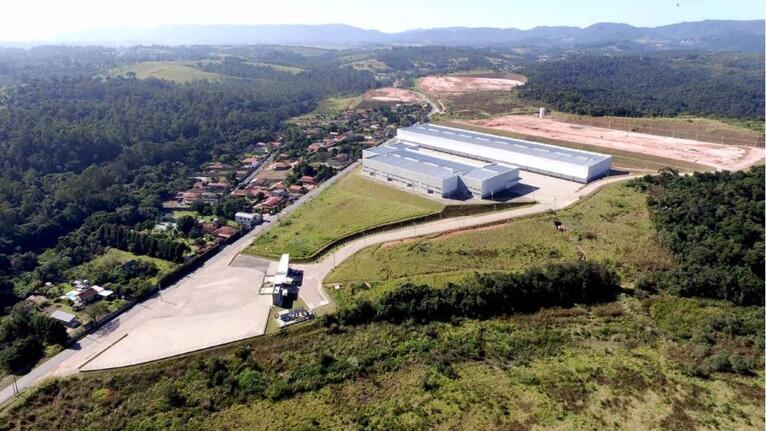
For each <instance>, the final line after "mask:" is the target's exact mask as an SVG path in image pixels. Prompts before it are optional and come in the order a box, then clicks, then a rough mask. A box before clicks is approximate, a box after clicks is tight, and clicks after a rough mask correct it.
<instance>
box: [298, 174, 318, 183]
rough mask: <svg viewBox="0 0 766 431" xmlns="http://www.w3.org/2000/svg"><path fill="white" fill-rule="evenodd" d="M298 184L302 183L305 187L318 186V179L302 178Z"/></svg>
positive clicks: (306, 176) (305, 176)
mask: <svg viewBox="0 0 766 431" xmlns="http://www.w3.org/2000/svg"><path fill="white" fill-rule="evenodd" d="M298 182H299V183H301V184H304V185H312V186H315V185H316V184H317V180H316V178H314V177H311V176H308V175H304V176H302V177H301V178H300V179H299V180H298Z"/></svg>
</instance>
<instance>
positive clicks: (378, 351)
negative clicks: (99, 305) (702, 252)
mask: <svg viewBox="0 0 766 431" xmlns="http://www.w3.org/2000/svg"><path fill="white" fill-rule="evenodd" d="M681 302H683V303H688V304H684V305H683V308H684V309H687V310H688V309H694V308H695V307H698V306H699V307H703V308H708V307H718V308H720V310H721V312H723V313H727V314H729V315H730V316H732V317H733V318H734V319H735V320H741V321H743V322H744V326H743V329H742V330H741V332H740V335H734V336H731V335H726V334H725V333H724V332H722V331H715V330H714V331H711V332H709V335H708V336H709V337H710V338H711V339H713V340H716V341H718V342H720V343H723V342H725V341H726V340H727V339H729V340H737V342H741V343H746V342H747V341H748V340H751V341H752V340H753V339H755V338H757V337H758V336H759V330H758V329H756V330H752V329H751V327H752V328H762V327H763V314H762V308H760V307H731V306H729V305H726V304H725V303H711V302H708V301H698V300H679V299H677V298H663V297H660V298H652V299H648V300H638V299H636V298H630V297H624V298H622V299H620V300H619V301H617V302H613V303H609V304H605V305H599V306H592V307H576V308H572V309H558V308H554V309H548V310H543V311H541V312H538V313H533V314H519V315H514V316H510V317H504V318H495V319H489V320H484V321H477V320H470V319H468V320H463V321H461V322H456V323H428V324H422V325H418V324H402V325H392V324H384V323H373V324H369V325H364V326H360V327H354V328H348V329H349V330H341V331H335V332H332V331H328V330H327V329H325V328H320V327H318V326H316V325H307V326H303V327H301V328H295V330H289V331H283V332H281V333H279V334H278V335H275V336H265V337H260V338H258V339H256V340H250V341H246V342H242V343H239V345H234V346H231V347H227V348H224V349H220V350H217V351H212V352H206V353H201V354H195V355H192V356H188V357H182V358H176V359H171V360H168V361H164V362H160V363H156V364H151V365H146V366H140V367H134V368H129V369H125V370H117V371H106V372H101V373H94V374H78V375H74V376H71V377H69V378H67V379H63V380H59V381H55V382H49V383H47V384H45V385H43V386H42V387H41V388H39V389H38V390H36V391H34V392H33V393H30V394H26V395H23V396H22V397H20V398H19V399H17V401H15V402H14V403H13V404H12V405H11V406H7V407H5V408H4V409H3V411H2V412H0V429H3V430H27V429H30V430H32V429H35V430H38V429H61V430H70V429H71V430H74V429H101V430H119V429H147V430H148V429H163V430H224V429H229V430H234V429H301V430H304V429H305V430H308V429H322V430H335V429H370V430H371V429H387V430H404V429H407V430H426V429H437V430H452V429H477V430H478V429H480V430H538V429H539V430H544V429H557V430H581V429H630V430H638V431H641V430H653V429H667V430H694V429H738V430H757V429H762V426H763V420H764V398H763V390H764V389H763V373H762V371H760V370H759V368H758V367H755V368H754V372H753V373H752V374H747V373H745V374H734V373H731V372H716V373H712V374H710V375H709V376H706V377H696V376H693V375H691V374H689V373H688V372H687V371H686V367H687V365H688V363H689V361H691V360H692V359H690V358H685V357H684V356H683V355H680V356H679V353H680V352H683V351H684V350H683V349H685V348H686V346H687V345H689V344H690V342H689V341H688V340H685V339H684V338H683V337H682V334H680V333H677V332H676V329H675V328H679V327H684V326H686V325H693V326H696V327H700V328H706V327H710V325H711V324H713V323H714V322H715V320H714V319H713V317H712V316H711V313H701V314H696V315H692V316H686V315H681V314H679V313H660V312H658V310H659V309H667V310H673V309H675V308H676V305H678V304H679V303H681ZM758 311H760V313H759V312H758ZM690 319H691V320H690ZM760 331H761V332H760V334H761V336H762V330H760ZM742 334H746V335H742ZM743 354H745V351H743ZM747 354H749V355H755V357H758V358H760V359H761V360H762V358H763V352H762V349H760V350H759V349H758V348H757V347H751V348H750V349H749V350H748V351H747ZM62 412H66V414H62Z"/></svg>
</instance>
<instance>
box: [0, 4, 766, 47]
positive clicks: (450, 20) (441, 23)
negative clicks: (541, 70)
mask: <svg viewBox="0 0 766 431" xmlns="http://www.w3.org/2000/svg"><path fill="white" fill-rule="evenodd" d="M3 3H5V4H2V6H0V41H8V42H17V41H18V42H20V41H41V40H45V39H48V38H52V37H54V36H57V35H60V34H63V33H69V32H75V31H79V30H90V29H103V28H112V27H153V26H158V25H163V24H329V23H342V24H349V25H353V26H357V27H361V28H365V29H375V30H381V31H385V32H396V31H402V30H408V29H415V28H434V27H450V26H466V27H500V28H509V27H514V28H520V29H529V28H532V27H536V26H540V25H548V26H553V25H568V26H577V27H585V26H588V25H590V24H594V23H597V22H619V23H627V24H632V25H636V26H650V27H655V26H659V25H665V24H673V23H677V22H683V21H700V20H703V19H763V18H764V7H765V6H764V1H763V0H694V1H690V0H463V1H457V0H376V1H369V0H314V1H311V0H276V1H275V0H215V1H211V0H207V1H200V0H130V1H124V0H122V1H114V0H21V1H18V0H3Z"/></svg>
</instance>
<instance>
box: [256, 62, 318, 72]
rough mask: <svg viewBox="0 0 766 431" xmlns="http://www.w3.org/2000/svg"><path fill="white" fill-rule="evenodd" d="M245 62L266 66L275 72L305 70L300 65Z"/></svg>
mask: <svg viewBox="0 0 766 431" xmlns="http://www.w3.org/2000/svg"><path fill="white" fill-rule="evenodd" d="M247 64H251V65H253V66H263V67H268V68H271V69H274V70H276V71H277V72H286V73H301V72H304V71H305V70H304V69H301V68H300V67H295V66H285V65H283V64H275V63H260V62H256V61H248V62H247Z"/></svg>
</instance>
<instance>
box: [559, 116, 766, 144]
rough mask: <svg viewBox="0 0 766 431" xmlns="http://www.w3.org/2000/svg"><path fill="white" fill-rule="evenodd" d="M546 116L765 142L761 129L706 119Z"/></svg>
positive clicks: (739, 141) (722, 140) (669, 133)
mask: <svg viewBox="0 0 766 431" xmlns="http://www.w3.org/2000/svg"><path fill="white" fill-rule="evenodd" d="M547 115H548V116H550V117H551V118H553V119H555V120H559V121H563V122H565V123H572V124H579V125H584V126H590V127H605V128H607V129H619V130H626V131H628V132H636V133H646V134H649V135H661V136H670V137H672V138H682V139H691V140H694V141H705V142H712V143H714V144H725V145H740V146H746V147H762V146H763V145H764V137H763V132H762V131H760V132H759V131H756V130H751V129H748V128H745V127H740V126H736V125H732V124H728V123H724V122H722V121H719V120H713V119H709V118H699V117H674V118H657V117H652V118H631V117H609V116H606V117H590V116H587V115H576V114H567V113H564V112H550V113H548V114H547Z"/></svg>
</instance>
